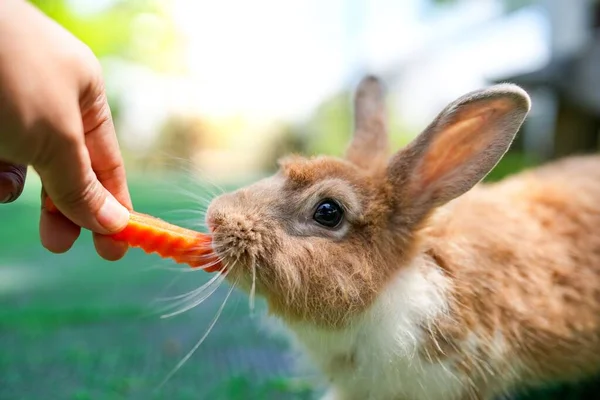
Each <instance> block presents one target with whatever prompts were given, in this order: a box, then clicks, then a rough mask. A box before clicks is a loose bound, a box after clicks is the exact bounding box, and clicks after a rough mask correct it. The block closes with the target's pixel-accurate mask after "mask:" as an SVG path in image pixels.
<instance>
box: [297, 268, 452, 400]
mask: <svg viewBox="0 0 600 400" xmlns="http://www.w3.org/2000/svg"><path fill="white" fill-rule="evenodd" d="M445 286H446V281H445V278H444V276H443V275H442V273H441V272H440V271H439V270H438V269H437V268H434V267H428V266H424V265H415V266H414V267H412V268H408V269H405V270H403V271H402V272H401V273H399V274H398V276H396V277H395V280H394V281H393V282H391V284H390V285H388V287H387V288H386V289H385V291H384V292H383V293H381V294H380V296H379V298H378V299H377V301H376V302H375V303H374V305H373V306H372V308H371V309H370V310H369V312H368V313H366V314H365V315H364V316H363V317H362V318H361V319H360V320H358V321H356V323H353V324H351V326H350V327H348V328H346V329H343V330H341V331H335V332H334V331H325V330H320V329H314V328H309V327H296V328H297V329H294V330H295V332H296V334H297V337H298V338H299V339H300V341H301V342H302V343H303V344H304V346H305V348H306V350H307V352H308V353H309V355H310V356H311V358H312V359H313V360H314V361H315V362H316V364H317V366H318V367H320V369H321V370H322V372H323V373H324V374H325V375H326V376H327V378H328V379H329V381H330V382H331V384H332V385H333V387H334V388H335V390H336V391H337V392H339V393H341V394H342V395H341V396H339V398H340V399H354V398H356V399H373V400H377V399H398V400H405V399H415V400H418V399H428V400H436V399H450V398H452V397H454V395H453V394H455V395H458V394H460V392H461V390H462V385H461V384H460V381H459V380H458V379H457V378H456V377H455V374H454V373H453V371H452V370H451V369H450V368H447V367H446V366H445V365H443V364H441V363H431V362H427V361H426V360H424V359H423V358H422V357H421V356H420V350H421V349H422V347H423V346H424V345H425V344H426V341H427V338H426V333H425V332H424V330H423V328H422V327H423V326H424V325H427V324H428V323H430V322H433V321H434V320H435V318H436V316H439V315H440V314H442V313H444V312H446V308H447V299H446V296H445ZM333 398H335V399H337V398H338V397H335V396H334V397H333Z"/></svg>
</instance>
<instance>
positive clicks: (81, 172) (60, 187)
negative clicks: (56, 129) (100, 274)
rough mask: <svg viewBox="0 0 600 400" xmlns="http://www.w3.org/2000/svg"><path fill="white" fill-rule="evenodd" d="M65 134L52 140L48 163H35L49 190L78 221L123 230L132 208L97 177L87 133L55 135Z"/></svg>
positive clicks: (109, 230)
mask: <svg viewBox="0 0 600 400" xmlns="http://www.w3.org/2000/svg"><path fill="white" fill-rule="evenodd" d="M79 129H81V122H80V121H79ZM71 132H73V129H72V128H71ZM65 137H66V138H68V139H66V140H53V141H51V145H52V146H53V147H52V148H49V149H47V153H48V154H52V157H49V158H48V160H47V162H45V163H42V164H40V165H37V166H36V165H34V167H35V168H36V170H37V171H38V173H39V175H40V178H41V180H42V182H43V184H44V188H45V190H46V192H47V193H48V195H49V196H50V198H51V199H52V201H53V202H54V204H55V205H56V207H57V208H58V209H59V210H60V211H61V212H62V213H63V214H64V215H65V216H66V217H67V218H69V219H70V220H71V221H73V222H74V223H75V224H77V225H79V226H81V227H84V228H86V229H89V230H91V231H93V232H97V233H102V234H110V233H115V232H118V231H120V230H121V229H123V228H124V227H125V226H126V225H127V222H128V220H129V212H128V210H127V209H126V208H125V207H123V205H121V204H120V203H119V202H118V201H117V200H116V199H115V198H114V196H112V195H111V194H110V192H108V191H107V190H106V188H104V186H102V184H101V183H100V182H99V181H98V179H97V178H96V174H95V173H94V171H93V170H92V166H91V161H90V155H89V152H88V150H87V147H86V146H85V141H84V140H83V135H82V134H80V135H77V134H73V133H69V134H64V133H55V134H53V138H61V139H62V138H65Z"/></svg>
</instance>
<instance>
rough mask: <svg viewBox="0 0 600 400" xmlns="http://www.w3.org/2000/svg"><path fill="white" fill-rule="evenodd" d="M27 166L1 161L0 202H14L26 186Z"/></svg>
mask: <svg viewBox="0 0 600 400" xmlns="http://www.w3.org/2000/svg"><path fill="white" fill-rule="evenodd" d="M26 177H27V166H25V165H19V164H11V163H7V162H4V161H0V203H12V202H13V201H15V200H16V199H18V198H19V196H21V193H23V188H24V187H25V178H26Z"/></svg>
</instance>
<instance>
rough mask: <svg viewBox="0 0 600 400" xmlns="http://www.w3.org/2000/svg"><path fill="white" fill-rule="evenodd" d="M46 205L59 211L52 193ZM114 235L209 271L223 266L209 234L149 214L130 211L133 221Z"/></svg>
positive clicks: (52, 209)
mask: <svg viewBox="0 0 600 400" xmlns="http://www.w3.org/2000/svg"><path fill="white" fill-rule="evenodd" d="M44 208H45V209H46V210H48V211H49V212H58V209H57V208H56V206H55V205H54V203H53V202H52V201H51V200H50V198H48V197H46V200H45V203H44ZM110 236H111V237H112V238H113V239H115V240H118V241H123V242H126V243H127V244H128V245H129V246H132V247H138V248H140V249H142V250H144V251H145V252H146V253H157V254H158V255H159V256H161V257H163V258H172V259H173V260H175V262H177V263H180V264H188V265H189V266H190V267H192V268H203V269H204V270H205V271H207V272H216V271H219V270H222V266H221V263H220V262H219V260H218V258H217V257H216V255H215V254H214V253H213V251H212V248H211V241H212V239H211V237H210V236H209V235H206V234H203V233H200V232H196V231H193V230H191V229H186V228H182V227H180V226H177V225H173V224H170V223H168V222H166V221H163V220H161V219H159V218H156V217H153V216H150V215H147V214H142V213H139V212H136V211H130V217H129V223H128V224H127V226H126V227H125V229H123V230H122V231H121V232H119V233H116V234H113V235H110Z"/></svg>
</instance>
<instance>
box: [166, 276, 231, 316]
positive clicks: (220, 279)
mask: <svg viewBox="0 0 600 400" xmlns="http://www.w3.org/2000/svg"><path fill="white" fill-rule="evenodd" d="M228 273H229V270H226V271H225V272H224V273H222V274H220V275H217V280H215V281H214V282H213V283H212V284H213V285H214V287H212V288H210V289H208V290H206V293H202V292H200V293H199V294H198V298H196V299H195V300H193V301H192V302H191V303H189V304H188V305H186V306H184V307H183V308H181V309H179V310H177V311H173V312H171V313H168V314H164V315H161V318H171V317H174V316H176V315H179V314H181V313H184V312H186V311H188V310H191V309H192V308H194V307H196V306H198V305H200V304H202V303H203V302H204V301H205V300H206V299H208V298H209V297H210V296H211V295H212V294H213V293H214V292H215V291H216V290H217V289H218V288H219V286H221V283H223V281H225V278H226V277H227V275H228ZM215 282H216V284H214V283H215ZM191 297H195V296H191ZM186 300H187V299H184V300H182V301H180V302H178V304H181V303H185V301H186ZM167 308H173V307H167Z"/></svg>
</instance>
